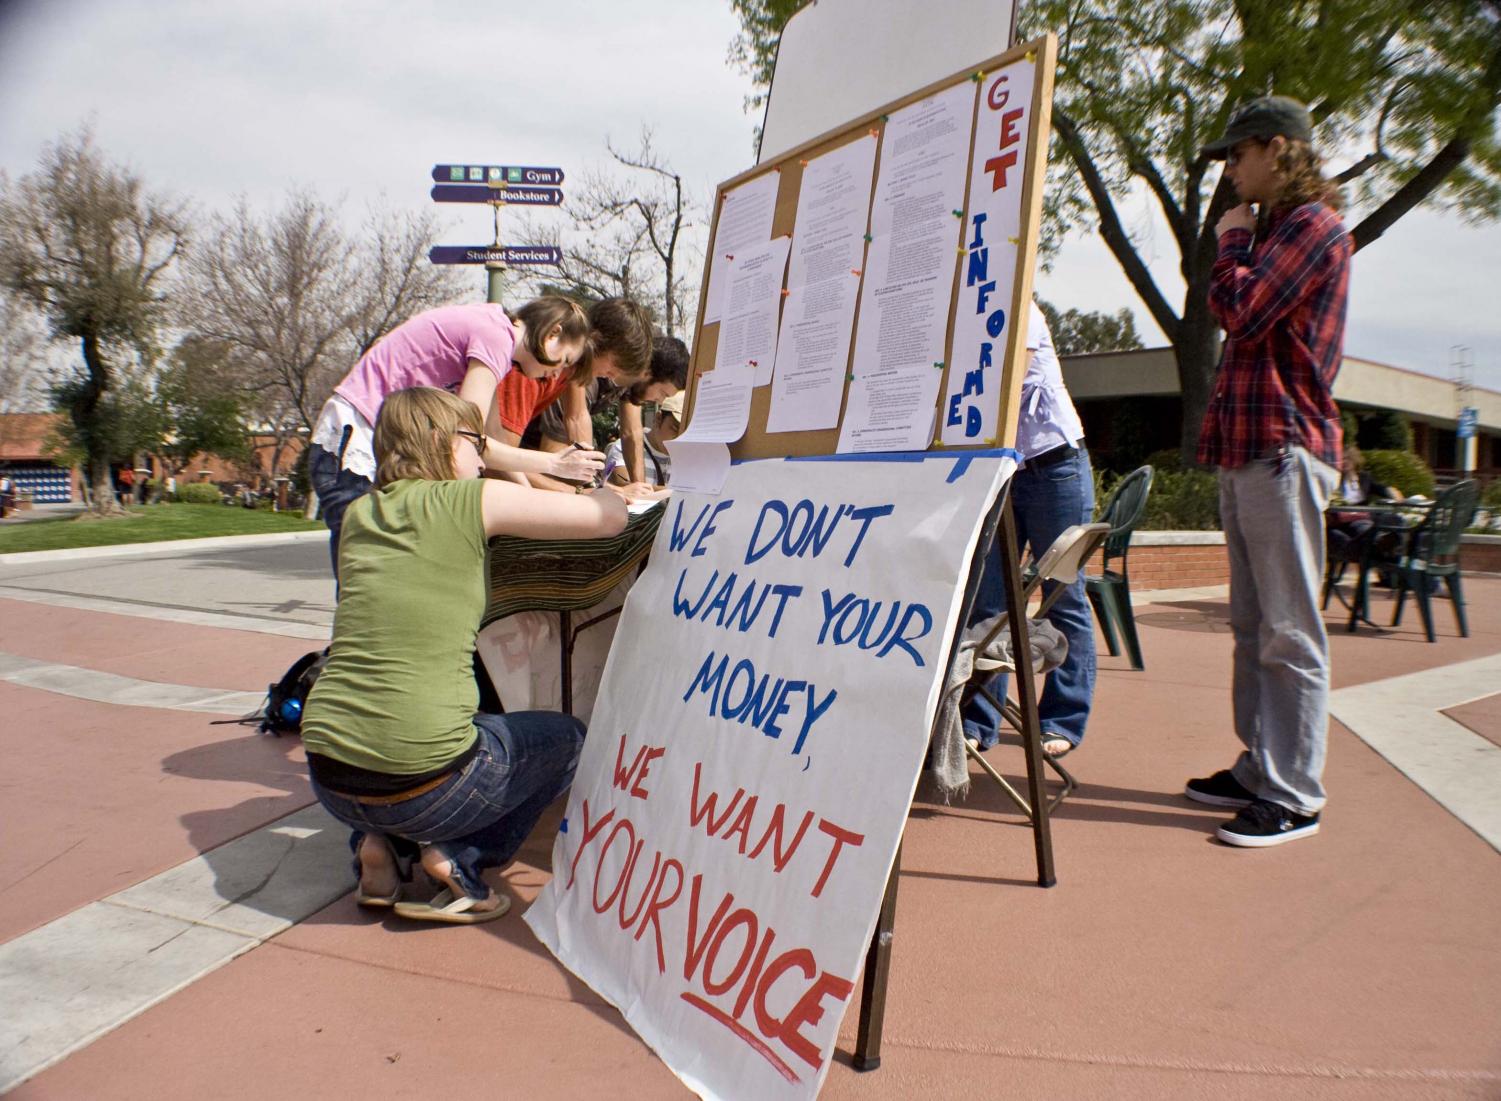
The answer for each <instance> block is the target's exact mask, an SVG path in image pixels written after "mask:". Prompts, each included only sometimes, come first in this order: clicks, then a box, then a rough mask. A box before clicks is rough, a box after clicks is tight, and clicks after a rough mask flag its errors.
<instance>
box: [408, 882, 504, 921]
mask: <svg viewBox="0 0 1501 1101" xmlns="http://www.w3.org/2000/svg"><path fill="white" fill-rule="evenodd" d="M490 897H491V898H494V899H496V902H497V904H496V906H495V907H494V909H490V910H476V909H475V908H474V907H476V906H479V905H481V904H482V903H485V902H488V901H489V899H485V898H474V897H472V896H470V895H466V894H460V895H458V896H457V897H455V895H454V892H453V890H452V889H451V888H448V887H445V888H444V889H443V890H441V891H439V892H438V893H437V894H436V895H434V896H433V898H432V901H431V902H398V903H396V913H397V914H398V915H399V916H400V917H404V918H411V919H412V920H413V921H438V922H445V923H447V924H449V925H478V924H479V923H480V922H482V921H494V920H495V919H496V918H498V917H502V916H504V915H505V913H506V911H508V910H509V909H510V908H511V897H510V896H509V895H505V894H500V893H499V892H497V891H492V892H491V894H490Z"/></svg>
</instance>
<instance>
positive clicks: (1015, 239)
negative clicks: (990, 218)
mask: <svg viewBox="0 0 1501 1101" xmlns="http://www.w3.org/2000/svg"><path fill="white" fill-rule="evenodd" d="M1006 240H1008V241H1010V242H1011V243H1012V244H1013V245H1019V244H1021V243H1022V239H1021V238H1020V237H1007V238H1006Z"/></svg>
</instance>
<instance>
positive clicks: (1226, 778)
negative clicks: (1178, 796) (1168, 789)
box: [1183, 768, 1256, 807]
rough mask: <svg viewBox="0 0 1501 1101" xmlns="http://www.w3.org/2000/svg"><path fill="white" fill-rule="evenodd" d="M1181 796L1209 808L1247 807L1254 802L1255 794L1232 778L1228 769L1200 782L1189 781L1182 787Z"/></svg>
mask: <svg viewBox="0 0 1501 1101" xmlns="http://www.w3.org/2000/svg"><path fill="white" fill-rule="evenodd" d="M1183 794H1184V795H1186V796H1188V797H1189V798H1190V799H1192V800H1193V801H1194V802H1195V803H1208V804H1209V805H1210V806H1211V807H1249V806H1250V805H1251V804H1252V803H1254V802H1256V793H1255V792H1254V791H1251V790H1250V789H1249V788H1247V787H1246V786H1245V785H1244V784H1242V783H1241V782H1240V781H1239V780H1237V779H1236V778H1235V777H1234V776H1232V775H1231V774H1230V770H1229V769H1228V768H1222V769H1220V770H1219V771H1218V772H1216V773H1215V774H1214V775H1213V776H1206V777H1204V778H1203V779H1202V780H1190V781H1189V782H1188V783H1186V784H1184V785H1183Z"/></svg>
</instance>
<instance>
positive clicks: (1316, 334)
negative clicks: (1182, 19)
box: [1185, 96, 1353, 847]
mask: <svg viewBox="0 0 1501 1101" xmlns="http://www.w3.org/2000/svg"><path fill="white" fill-rule="evenodd" d="M1312 138H1313V126H1312V119H1311V117H1310V115H1309V113H1308V110H1307V108H1305V107H1304V106H1303V105H1302V104H1301V103H1298V102H1297V101H1296V100H1292V99H1287V98H1286V97H1283V96H1266V97H1263V98H1261V99H1256V100H1253V101H1251V102H1250V103H1247V104H1245V105H1244V106H1242V107H1240V108H1239V109H1238V110H1237V111H1236V112H1235V114H1234V115H1232V116H1231V119H1230V123H1229V126H1228V127H1227V128H1226V130H1225V134H1224V136H1223V137H1221V138H1220V139H1219V140H1217V141H1215V142H1212V143H1210V144H1209V145H1207V146H1205V147H1204V152H1205V154H1206V155H1208V156H1210V157H1216V158H1221V157H1222V158H1224V161H1225V174H1226V176H1228V178H1229V180H1230V182H1231V184H1232V185H1234V187H1235V191H1236V194H1237V195H1238V197H1239V199H1240V205H1238V206H1236V207H1233V208H1232V209H1231V210H1229V211H1228V212H1227V213H1226V214H1225V215H1224V217H1222V218H1221V219H1220V221H1219V224H1218V225H1217V226H1216V231H1217V232H1218V234H1219V257H1218V259H1216V261H1215V264H1214V271H1213V276H1212V282H1211V284H1210V288H1209V306H1210V309H1211V310H1212V311H1213V313H1214V315H1215V317H1216V318H1218V320H1219V322H1220V324H1221V325H1222V326H1223V327H1224V330H1225V348H1224V353H1223V356H1222V358H1221V360H1220V368H1219V378H1218V381H1217V382H1216V384H1215V388H1214V393H1213V395H1212V396H1211V397H1210V400H1209V408H1208V410H1207V411H1206V413H1205V415H1204V425H1203V429H1202V431H1201V432H1200V435H1199V461H1200V462H1201V463H1203V464H1204V465H1206V466H1215V467H1218V468H1219V482H1220V518H1221V521H1222V523H1223V526H1224V529H1225V546H1226V550H1227V551H1228V553H1229V559H1230V625H1231V630H1232V632H1233V634H1234V637H1235V665H1234V681H1233V689H1232V695H1233V706H1234V716H1235V733H1236V734H1237V735H1238V736H1239V738H1240V740H1241V742H1242V743H1243V744H1244V746H1245V750H1244V752H1242V753H1241V755H1240V757H1239V758H1238V759H1237V760H1236V762H1235V764H1234V765H1233V766H1232V767H1231V768H1229V769H1225V770H1221V771H1220V772H1216V773H1215V774H1214V775H1213V776H1208V777H1205V778H1203V779H1197V780H1190V781H1189V782H1188V785H1187V787H1186V789H1185V794H1187V796H1188V797H1189V798H1190V799H1194V800H1196V801H1198V802H1200V803H1207V804H1209V805H1211V806H1219V807H1236V808H1239V813H1238V814H1236V816H1235V818H1233V819H1232V820H1231V821H1230V822H1228V823H1226V824H1225V825H1223V826H1221V827H1220V829H1219V831H1218V834H1217V836H1218V837H1219V839H1220V840H1221V841H1223V842H1225V843H1227V844H1230V845H1237V846H1244V847H1262V846H1267V845H1280V844H1282V843H1283V842H1285V841H1291V840H1294V839H1295V838H1299V837H1307V836H1309V835H1310V834H1313V833H1317V832H1318V829H1319V815H1320V813H1321V812H1322V810H1323V807H1324V802H1325V794H1324V784H1323V772H1324V753H1325V744H1326V741H1327V738H1328V727H1329V719H1328V705H1329V640H1328V637H1327V635H1326V634H1325V633H1324V621H1323V617H1322V616H1321V614H1320V612H1319V585H1320V581H1321V580H1322V577H1323V573H1324V509H1325V507H1326V506H1327V505H1328V503H1329V496H1330V494H1331V493H1332V492H1333V490H1334V487H1335V485H1336V483H1337V482H1338V480H1339V467H1340V446H1341V439H1340V418H1339V410H1338V408H1336V406H1335V404H1334V398H1333V397H1332V395H1331V391H1332V389H1333V387H1334V376H1335V375H1336V374H1337V373H1338V372H1339V366H1340V360H1341V358H1342V355H1343V347H1344V331H1345V307H1346V302H1347V298H1348V291H1349V280H1350V255H1351V252H1352V251H1353V249H1352V245H1351V241H1350V237H1349V235H1348V234H1347V233H1346V232H1345V227H1344V224H1343V223H1342V222H1341V221H1340V218H1339V215H1338V214H1337V213H1336V212H1335V209H1334V207H1335V205H1336V204H1337V202H1338V189H1337V187H1336V185H1335V184H1334V183H1332V182H1331V181H1329V180H1326V179H1325V178H1324V176H1323V173H1322V170H1321V164H1322V162H1321V158H1320V157H1319V155H1318V153H1317V152H1315V151H1314V149H1313V146H1312Z"/></svg>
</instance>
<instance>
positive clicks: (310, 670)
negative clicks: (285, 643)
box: [253, 650, 328, 737]
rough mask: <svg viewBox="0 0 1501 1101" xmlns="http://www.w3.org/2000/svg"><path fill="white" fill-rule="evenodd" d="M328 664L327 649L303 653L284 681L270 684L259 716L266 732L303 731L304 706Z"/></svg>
mask: <svg viewBox="0 0 1501 1101" xmlns="http://www.w3.org/2000/svg"><path fill="white" fill-rule="evenodd" d="M327 663H328V651H327V650H314V651H312V652H311V653H307V654H303V655H302V657H300V658H298V659H297V660H296V661H294V662H293V663H292V667H291V668H290V669H288V670H287V671H286V672H285V673H283V674H282V678H281V680H279V681H277V682H276V683H275V684H271V685H267V686H266V703H265V706H264V707H262V708H261V713H260V715H258V716H253V717H254V718H258V719H259V720H260V724H261V725H260V731H261V733H262V734H275V735H277V736H278V737H280V736H281V735H283V734H296V733H299V732H300V731H301V730H302V708H303V705H304V704H306V703H307V698H308V693H309V692H311V691H312V690H313V685H314V683H316V682H317V680H318V674H320V673H322V672H323V667H324V665H326V664H327Z"/></svg>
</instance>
